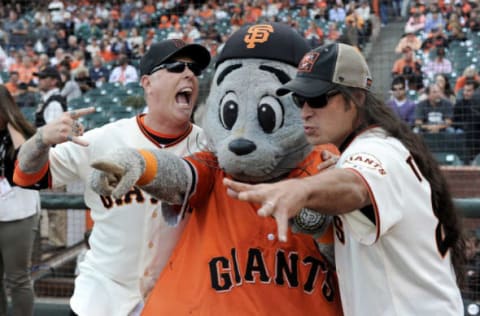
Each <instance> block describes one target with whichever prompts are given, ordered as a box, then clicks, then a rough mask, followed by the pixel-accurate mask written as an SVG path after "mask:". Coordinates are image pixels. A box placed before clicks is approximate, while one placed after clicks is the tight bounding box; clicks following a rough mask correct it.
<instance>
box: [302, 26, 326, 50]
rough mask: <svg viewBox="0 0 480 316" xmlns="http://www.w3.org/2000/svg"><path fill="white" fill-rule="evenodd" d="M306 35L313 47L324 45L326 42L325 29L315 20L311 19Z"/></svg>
mask: <svg viewBox="0 0 480 316" xmlns="http://www.w3.org/2000/svg"><path fill="white" fill-rule="evenodd" d="M304 37H305V38H306V39H307V41H308V43H309V44H310V47H312V48H314V47H317V46H320V45H323V43H324V35H323V30H322V28H321V27H320V26H318V25H317V23H316V22H315V21H314V20H312V21H310V23H309V25H308V28H307V29H306V30H305V33H304Z"/></svg>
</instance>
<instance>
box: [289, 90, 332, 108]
mask: <svg viewBox="0 0 480 316" xmlns="http://www.w3.org/2000/svg"><path fill="white" fill-rule="evenodd" d="M339 93H340V92H339V91H337V90H330V91H329V92H327V93H324V94H322V95H320V96H318V97H313V98H305V97H302V96H299V95H297V94H295V93H294V94H293V95H292V97H293V102H294V103H295V105H296V106H297V107H299V108H300V109H301V108H302V107H303V105H304V104H305V102H307V103H308V106H309V107H311V108H312V109H321V108H323V107H325V106H326V105H327V104H328V99H329V98H331V97H333V96H335V95H337V94H339Z"/></svg>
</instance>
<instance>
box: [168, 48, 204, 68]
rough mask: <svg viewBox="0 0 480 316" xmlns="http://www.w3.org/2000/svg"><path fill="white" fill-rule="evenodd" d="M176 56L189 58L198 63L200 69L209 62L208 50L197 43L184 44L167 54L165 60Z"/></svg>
mask: <svg viewBox="0 0 480 316" xmlns="http://www.w3.org/2000/svg"><path fill="white" fill-rule="evenodd" d="M177 56H185V57H189V58H191V59H192V60H193V61H194V62H196V63H197V64H199V65H200V67H201V68H202V69H205V68H207V67H208V64H210V53H209V52H208V50H207V49H206V48H205V47H203V46H201V45H198V44H189V45H186V46H184V47H182V48H180V49H179V50H177V51H176V52H174V53H173V54H171V55H169V56H167V57H166V58H165V60H168V59H172V58H175V57H177Z"/></svg>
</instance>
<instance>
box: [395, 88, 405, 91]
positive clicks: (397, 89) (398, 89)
mask: <svg viewBox="0 0 480 316" xmlns="http://www.w3.org/2000/svg"><path fill="white" fill-rule="evenodd" d="M402 90H405V88H392V91H402Z"/></svg>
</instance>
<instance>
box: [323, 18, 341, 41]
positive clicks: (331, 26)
mask: <svg viewBox="0 0 480 316" xmlns="http://www.w3.org/2000/svg"><path fill="white" fill-rule="evenodd" d="M341 35H342V34H341V33H340V31H339V30H338V28H337V23H335V22H329V23H328V33H327V39H326V40H325V44H328V43H331V42H336V41H338V39H339V38H340V36H341Z"/></svg>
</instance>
